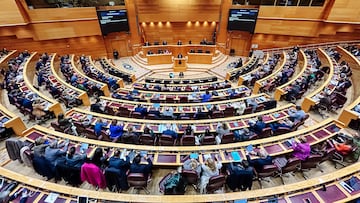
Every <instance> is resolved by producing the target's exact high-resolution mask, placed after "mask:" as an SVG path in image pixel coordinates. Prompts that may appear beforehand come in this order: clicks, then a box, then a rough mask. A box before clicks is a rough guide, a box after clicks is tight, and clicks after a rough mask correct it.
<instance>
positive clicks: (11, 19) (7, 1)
mask: <svg viewBox="0 0 360 203" xmlns="http://www.w3.org/2000/svg"><path fill="white" fill-rule="evenodd" d="M0 13H1V15H0V25H3V26H4V25H12V24H23V23H25V21H24V18H23V16H22V15H21V12H20V10H19V8H18V7H17V4H16V2H15V1H14V0H1V7H0Z"/></svg>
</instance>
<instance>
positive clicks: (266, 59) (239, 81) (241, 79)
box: [237, 52, 270, 85]
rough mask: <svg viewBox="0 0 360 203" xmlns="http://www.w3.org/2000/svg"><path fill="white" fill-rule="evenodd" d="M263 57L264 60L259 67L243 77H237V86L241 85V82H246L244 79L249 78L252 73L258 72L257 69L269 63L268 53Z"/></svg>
mask: <svg viewBox="0 0 360 203" xmlns="http://www.w3.org/2000/svg"><path fill="white" fill-rule="evenodd" d="M264 57H265V58H264V61H263V62H262V63H261V66H260V67H256V68H254V69H253V70H252V71H250V72H248V73H245V74H244V75H241V76H240V77H239V79H238V82H237V84H238V85H242V84H243V82H244V81H246V80H247V79H246V78H247V77H249V76H250V75H251V74H253V73H256V71H258V70H259V68H261V67H262V66H263V65H264V64H266V63H267V62H268V61H269V58H270V53H269V52H266V53H265V56H264ZM258 65H259V64H258Z"/></svg>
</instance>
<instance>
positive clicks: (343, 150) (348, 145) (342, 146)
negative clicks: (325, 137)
mask: <svg viewBox="0 0 360 203" xmlns="http://www.w3.org/2000/svg"><path fill="white" fill-rule="evenodd" d="M333 143H334V146H335V149H336V151H337V152H339V153H340V154H341V155H343V156H346V155H349V154H350V153H351V152H352V150H353V146H352V145H353V140H352V139H351V138H347V139H346V140H345V142H343V143H339V142H337V141H335V140H333Z"/></svg>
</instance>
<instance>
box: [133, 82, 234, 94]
mask: <svg viewBox="0 0 360 203" xmlns="http://www.w3.org/2000/svg"><path fill="white" fill-rule="evenodd" d="M144 86H146V87H144ZM165 86H166V87H167V88H171V89H170V90H158V89H156V87H160V88H164V87H165ZM193 86H196V87H198V89H199V91H206V90H210V91H212V90H221V89H225V88H230V87H231V82H225V81H222V82H220V81H216V82H206V83H199V84H198V85H195V84H149V83H145V82H137V83H134V84H133V87H134V89H138V90H143V91H159V92H194V90H193V89H192V88H191V87H193ZM187 87H190V88H189V90H187ZM174 88H180V89H174Z"/></svg>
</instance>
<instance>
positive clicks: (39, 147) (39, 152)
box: [32, 137, 49, 157]
mask: <svg viewBox="0 0 360 203" xmlns="http://www.w3.org/2000/svg"><path fill="white" fill-rule="evenodd" d="M47 146H49V142H48V141H47V140H46V139H44V138H42V137H38V138H36V140H35V146H34V147H33V148H32V150H33V153H34V157H44V156H45V149H46V147H47Z"/></svg>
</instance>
